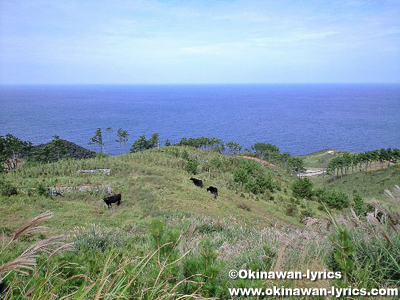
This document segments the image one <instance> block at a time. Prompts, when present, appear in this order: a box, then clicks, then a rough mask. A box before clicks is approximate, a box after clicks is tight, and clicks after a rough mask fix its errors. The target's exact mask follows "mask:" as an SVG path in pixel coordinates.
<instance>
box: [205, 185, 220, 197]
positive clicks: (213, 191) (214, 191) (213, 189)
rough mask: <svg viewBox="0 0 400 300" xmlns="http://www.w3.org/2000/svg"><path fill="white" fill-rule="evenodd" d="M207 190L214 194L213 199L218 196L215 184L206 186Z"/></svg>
mask: <svg viewBox="0 0 400 300" xmlns="http://www.w3.org/2000/svg"><path fill="white" fill-rule="evenodd" d="M207 192H210V193H211V194H214V199H217V197H218V189H217V188H216V187H215V186H211V185H210V186H209V187H208V188H207Z"/></svg>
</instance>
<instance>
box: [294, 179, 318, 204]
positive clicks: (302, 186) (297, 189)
mask: <svg viewBox="0 0 400 300" xmlns="http://www.w3.org/2000/svg"><path fill="white" fill-rule="evenodd" d="M291 188H292V191H293V195H294V196H295V197H297V198H308V199H311V196H312V195H313V183H312V182H311V180H310V179H308V178H307V177H304V178H297V179H296V180H295V181H294V182H293V184H292V186H291Z"/></svg>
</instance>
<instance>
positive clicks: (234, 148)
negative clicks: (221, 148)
mask: <svg viewBox="0 0 400 300" xmlns="http://www.w3.org/2000/svg"><path fill="white" fill-rule="evenodd" d="M226 146H227V147H228V148H229V151H230V152H231V153H233V154H238V153H240V151H242V146H240V145H239V144H238V143H235V142H229V143H226Z"/></svg>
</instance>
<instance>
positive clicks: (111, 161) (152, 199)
mask: <svg viewBox="0 0 400 300" xmlns="http://www.w3.org/2000/svg"><path fill="white" fill-rule="evenodd" d="M184 149H185V150H186V151H187V152H188V153H189V155H190V157H195V158H196V159H197V160H198V161H199V163H200V167H199V172H200V173H199V174H197V175H196V176H195V177H197V178H201V179H202V180H203V182H204V185H205V188H203V189H201V188H198V187H196V186H195V185H193V184H192V182H191V181H189V180H188V179H189V178H190V177H191V176H192V175H191V174H189V173H187V172H186V171H184V166H185V163H186V161H185V160H184V159H182V158H181V157H176V156H175V154H174V153H176V152H175V151H180V152H182V151H183V150H184ZM167 150H168V151H167V152H161V151H158V150H149V151H144V152H139V153H134V154H126V155H123V156H117V157H105V158H92V159H87V160H66V161H60V162H56V163H51V164H43V165H36V166H28V165H26V166H22V167H21V168H20V169H18V170H17V171H14V172H11V173H9V174H7V175H6V176H5V180H7V181H10V182H11V183H12V184H13V185H15V186H17V187H19V188H36V187H37V186H38V185H39V184H43V185H44V186H46V187H50V186H56V185H58V186H70V187H73V186H76V185H88V184H110V185H111V187H112V188H113V190H114V191H118V192H119V193H122V205H121V206H119V207H118V206H116V205H114V207H113V209H112V210H107V209H106V208H105V205H104V203H103V201H102V196H103V193H88V192H78V193H71V194H68V193H65V194H64V197H63V198H61V197H45V196H39V195H37V194H36V193H35V192H32V193H31V195H28V194H24V193H20V194H19V195H17V196H12V197H10V198H6V197H3V198H1V200H0V223H1V224H4V225H5V226H7V227H9V228H10V229H13V228H16V227H17V226H19V225H20V223H21V222H22V220H24V219H27V218H30V217H32V216H34V215H36V214H37V213H39V212H42V211H44V210H51V211H52V212H54V213H55V214H56V217H57V218H54V219H57V221H54V224H51V228H52V230H53V231H54V232H56V231H57V230H58V231H61V230H64V229H65V228H71V227H73V226H77V225H83V224H84V223H88V222H89V223H90V222H100V223H104V224H106V225H114V226H119V227H128V226H132V225H133V223H134V222H139V221H140V220H143V219H151V218H154V217H157V216H159V215H175V214H178V215H180V214H193V215H198V216H202V217H203V216H210V217H212V218H216V219H218V218H228V219H229V218H232V219H235V220H237V221H238V222H240V223H242V224H248V225H249V226H256V227H265V226H268V225H274V224H275V223H278V224H279V225H280V226H282V225H290V226H295V227H302V224H300V222H299V218H298V217H288V216H286V214H285V203H286V202H289V200H290V197H291V196H290V189H289V185H290V181H291V180H292V178H291V177H290V176H289V175H287V174H285V173H282V172H280V171H277V170H275V169H271V168H268V167H263V168H265V172H269V173H270V174H272V176H273V178H274V180H275V183H276V185H277V186H278V187H279V189H280V191H278V190H277V191H276V192H275V193H273V194H271V195H269V196H267V195H261V196H257V197H256V196H254V195H252V194H249V193H246V192H245V191H244V190H243V189H242V188H241V187H239V186H238V185H237V184H236V183H235V182H234V181H233V175H232V170H233V168H234V165H233V164H234V162H233V163H232V162H231V161H232V160H235V159H236V158H234V157H231V156H224V155H221V154H218V153H215V152H212V151H205V150H196V149H192V148H183V147H177V148H176V147H171V148H169V149H167ZM214 157H218V158H219V159H220V160H221V161H222V162H223V165H224V167H223V168H221V169H211V170H210V171H207V170H202V168H203V167H204V166H205V165H206V164H207V163H208V162H209V161H211V159H212V158H214ZM94 168H110V169H111V176H107V175H103V174H99V175H87V174H83V175H78V174H77V171H78V170H80V169H94ZM230 168H231V169H230ZM209 185H213V186H216V187H218V189H219V194H220V196H219V197H218V199H217V200H215V199H214V198H213V197H212V195H211V194H210V193H208V192H207V191H206V187H208V186H209ZM242 196H244V197H242ZM271 197H272V198H274V199H273V200H271V199H270V198H271ZM282 204H284V205H282ZM244 206H245V207H246V208H248V209H243V207H244ZM10 215H12V216H15V217H14V218H10Z"/></svg>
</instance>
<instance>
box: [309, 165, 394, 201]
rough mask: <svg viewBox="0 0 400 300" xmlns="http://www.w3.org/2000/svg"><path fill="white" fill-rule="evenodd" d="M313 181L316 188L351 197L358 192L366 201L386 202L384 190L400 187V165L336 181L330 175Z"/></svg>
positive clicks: (314, 178) (356, 174)
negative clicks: (324, 188)
mask: <svg viewBox="0 0 400 300" xmlns="http://www.w3.org/2000/svg"><path fill="white" fill-rule="evenodd" d="M311 179H312V180H313V181H314V183H315V185H316V186H320V187H326V188H327V189H331V190H332V189H336V190H341V191H343V192H345V193H348V194H349V195H351V194H353V193H354V192H358V193H359V194H360V195H361V196H362V197H363V198H364V199H366V200H372V199H379V200H383V201H384V200H385V197H384V194H383V192H384V190H386V189H391V188H392V187H393V186H394V185H396V184H397V185H400V165H395V166H391V167H389V168H383V169H380V170H373V171H368V172H357V173H354V174H349V175H346V176H343V178H342V179H340V178H338V179H336V180H335V181H332V180H331V177H330V176H329V175H326V176H325V178H324V179H323V178H322V176H317V177H311Z"/></svg>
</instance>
